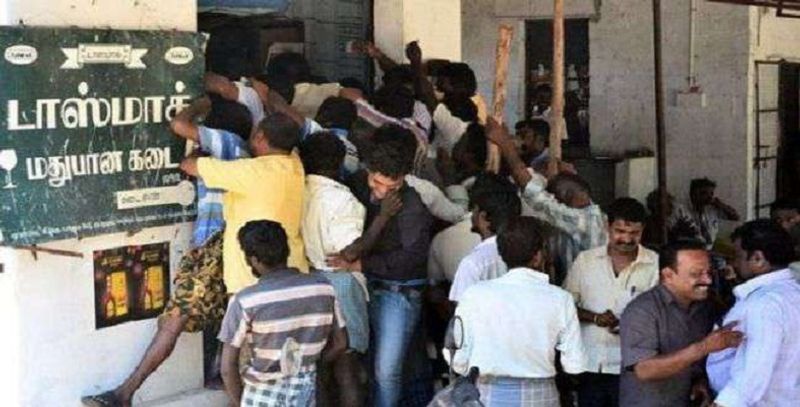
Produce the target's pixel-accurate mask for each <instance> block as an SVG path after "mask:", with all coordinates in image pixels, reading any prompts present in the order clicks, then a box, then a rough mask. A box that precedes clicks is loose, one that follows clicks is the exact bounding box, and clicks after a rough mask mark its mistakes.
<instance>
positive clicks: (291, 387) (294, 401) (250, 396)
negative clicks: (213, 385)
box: [240, 372, 317, 407]
mask: <svg viewBox="0 0 800 407" xmlns="http://www.w3.org/2000/svg"><path fill="white" fill-rule="evenodd" d="M316 380H317V372H300V373H298V374H297V375H295V376H289V377H286V378H283V379H281V380H276V381H270V382H267V383H259V384H250V383H247V384H245V386H244V391H243V392H242V404H241V405H240V406H241V407H313V406H314V405H315V404H316V400H315V398H316V390H317V387H316Z"/></svg>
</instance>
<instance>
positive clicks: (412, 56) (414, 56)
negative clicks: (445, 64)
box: [406, 41, 422, 65]
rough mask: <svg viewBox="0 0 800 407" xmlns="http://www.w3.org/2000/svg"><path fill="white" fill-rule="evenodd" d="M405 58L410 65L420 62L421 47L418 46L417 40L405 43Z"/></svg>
mask: <svg viewBox="0 0 800 407" xmlns="http://www.w3.org/2000/svg"><path fill="white" fill-rule="evenodd" d="M406 58H408V60H409V61H410V62H411V64H412V65H415V64H421V63H422V49H421V48H420V47H419V42H418V41H411V42H409V43H408V45H406Z"/></svg>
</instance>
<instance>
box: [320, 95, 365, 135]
mask: <svg viewBox="0 0 800 407" xmlns="http://www.w3.org/2000/svg"><path fill="white" fill-rule="evenodd" d="M357 118H358V113H357V112H356V105H354V104H353V102H351V101H350V100H349V99H345V98H343V97H339V96H332V97H329V98H327V99H325V101H323V102H322V104H321V105H320V106H319V109H318V110H317V117H316V118H315V120H316V121H317V123H319V124H320V126H322V127H324V128H327V129H342V130H347V131H350V129H351V128H352V127H353V122H355V121H356V119H357Z"/></svg>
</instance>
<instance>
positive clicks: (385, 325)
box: [350, 125, 433, 407]
mask: <svg viewBox="0 0 800 407" xmlns="http://www.w3.org/2000/svg"><path fill="white" fill-rule="evenodd" d="M373 139H374V140H375V141H376V142H375V144H374V145H373V147H372V148H371V149H370V151H368V152H367V156H366V167H367V170H366V172H362V173H359V174H356V175H355V176H354V177H353V179H351V182H350V185H351V189H352V190H353V193H354V194H355V195H356V197H357V198H358V199H359V200H360V201H361V202H362V203H363V204H364V206H365V207H366V208H367V222H366V223H367V225H369V227H368V229H380V230H382V231H381V233H380V234H379V235H378V236H377V237H376V238H375V241H374V243H373V244H370V245H369V246H370V248H369V249H367V250H366V251H365V252H364V253H363V254H362V255H361V268H362V270H363V272H364V274H365V275H366V276H367V278H368V279H369V286H370V305H369V313H370V325H371V328H372V331H373V334H372V339H373V342H372V344H371V348H372V353H373V355H374V361H375V365H374V379H375V380H374V388H373V404H374V405H375V406H377V407H384V406H396V405H397V404H398V402H399V400H400V395H401V385H402V383H403V377H402V372H403V362H404V360H405V359H406V357H407V353H408V350H409V345H410V343H411V342H412V339H413V335H414V332H415V331H416V329H417V325H418V324H419V321H420V317H421V308H422V290H423V288H424V287H425V284H426V282H427V280H426V275H427V261H428V249H429V247H430V236H431V226H432V224H433V218H432V216H431V214H430V213H429V212H428V210H427V208H426V207H425V205H424V204H423V203H422V200H421V198H420V196H419V194H417V192H416V191H415V190H414V189H413V188H410V187H409V186H408V185H406V184H405V182H404V177H405V175H406V174H408V173H409V171H411V168H412V164H413V158H414V149H412V148H411V145H412V144H414V143H415V140H414V136H413V134H411V132H409V131H408V130H405V129H403V128H402V127H399V126H394V125H386V126H383V127H381V128H379V129H378V130H377V131H376V134H375V135H374V136H373ZM409 140H410V141H412V142H414V143H410V142H409ZM386 199H391V200H397V201H399V202H400V204H401V205H402V206H401V208H400V210H399V212H397V214H396V215H394V216H385V215H384V213H383V212H382V211H381V202H382V201H384V200H386ZM376 222H380V223H383V224H384V225H382V226H383V227H381V228H375V227H374V226H375V223H376ZM365 237H366V236H365Z"/></svg>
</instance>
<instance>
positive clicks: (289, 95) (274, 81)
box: [256, 74, 294, 103]
mask: <svg viewBox="0 0 800 407" xmlns="http://www.w3.org/2000/svg"><path fill="white" fill-rule="evenodd" d="M256 79H258V80H260V81H261V82H264V83H266V84H267V86H269V89H270V90H274V91H275V92H277V93H278V94H279V95H281V96H282V97H283V98H284V99H286V103H292V100H294V82H293V81H292V80H291V79H290V78H289V77H288V76H286V75H281V74H271V75H264V74H262V75H257V76H256Z"/></svg>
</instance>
